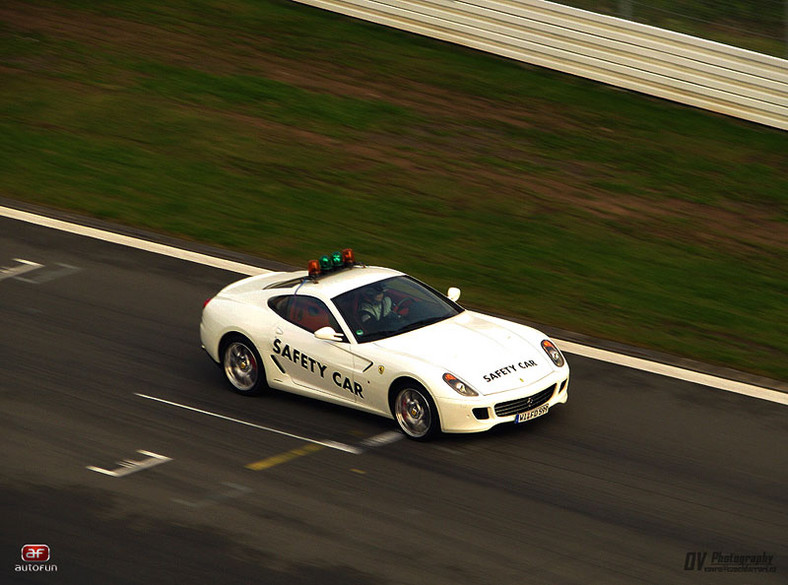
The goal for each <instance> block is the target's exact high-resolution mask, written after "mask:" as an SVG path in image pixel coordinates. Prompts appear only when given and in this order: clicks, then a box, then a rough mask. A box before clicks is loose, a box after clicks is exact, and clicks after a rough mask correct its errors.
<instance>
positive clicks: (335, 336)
mask: <svg viewBox="0 0 788 585" xmlns="http://www.w3.org/2000/svg"><path fill="white" fill-rule="evenodd" d="M315 337H317V338H318V339H322V340H323V341H345V336H344V335H342V334H341V333H337V332H336V331H334V328H333V327H329V326H328V325H326V326H325V327H321V328H320V329H318V330H317V331H315Z"/></svg>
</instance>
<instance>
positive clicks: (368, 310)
mask: <svg viewBox="0 0 788 585" xmlns="http://www.w3.org/2000/svg"><path fill="white" fill-rule="evenodd" d="M385 293H386V289H385V288H384V287H383V285H380V284H374V285H372V286H369V287H367V288H366V289H364V291H363V292H362V296H361V304H360V305H359V308H358V313H359V319H360V321H361V324H362V325H366V326H369V325H373V324H375V323H380V322H381V321H383V320H385V319H386V318H387V317H398V316H399V315H397V313H396V312H394V303H392V301H391V297H389V296H387V295H386V294H385Z"/></svg>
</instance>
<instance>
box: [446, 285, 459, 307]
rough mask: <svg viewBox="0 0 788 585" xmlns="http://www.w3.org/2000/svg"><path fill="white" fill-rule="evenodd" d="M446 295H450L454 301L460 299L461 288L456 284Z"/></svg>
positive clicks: (450, 298)
mask: <svg viewBox="0 0 788 585" xmlns="http://www.w3.org/2000/svg"><path fill="white" fill-rule="evenodd" d="M446 296H447V297H449V300H450V301H454V302H455V303H456V302H457V301H458V300H459V299H460V289H458V288H457V287H456V286H453V287H451V288H450V289H449V292H447V293H446Z"/></svg>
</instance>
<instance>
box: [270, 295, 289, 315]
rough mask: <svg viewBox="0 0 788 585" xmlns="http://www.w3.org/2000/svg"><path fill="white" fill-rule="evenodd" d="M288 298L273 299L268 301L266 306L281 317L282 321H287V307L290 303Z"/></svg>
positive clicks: (287, 296)
mask: <svg viewBox="0 0 788 585" xmlns="http://www.w3.org/2000/svg"><path fill="white" fill-rule="evenodd" d="M290 298H291V297H290V295H286V296H283V297H273V298H271V299H268V306H269V307H271V310H272V311H273V312H274V313H276V314H277V315H279V316H280V317H282V319H287V305H288V304H289V303H290Z"/></svg>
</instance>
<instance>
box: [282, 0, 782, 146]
mask: <svg viewBox="0 0 788 585" xmlns="http://www.w3.org/2000/svg"><path fill="white" fill-rule="evenodd" d="M296 1H297V2H300V3H302V4H308V5H310V6H315V7H317V8H322V9H325V10H330V11H332V12H338V13H340V14H345V15H347V16H352V17H355V18H360V19H363V20H368V21H371V22H375V23H378V24H382V25H385V26H389V27H393V28H398V29H402V30H406V31H409V32H413V33H417V34H421V35H424V36H428V37H432V38H435V39H440V40H443V41H448V42H451V43H457V44H460V45H464V46H467V47H471V48H474V49H479V50H482V51H487V52H490V53H495V54H496V55H501V56H503V57H508V58H511V59H516V60H518V61H523V62H526V63H532V64H534V65H539V66H542V67H547V68H550V69H556V70H558V71H563V72H564V73H569V74H572V75H577V76H580V77H586V78H588V79H593V80H595V81H601V82H603V83H607V84H610V85H615V86H617V87H623V88H626V89H630V90H634V91H638V92H642V93H645V94H649V95H653V96H657V97H660V98H665V99H669V100H673V101H677V102H680V103H683V104H687V105H691V106H695V107H698V108H704V109H707V110H712V111H714V112H719V113H721V114H727V115H730V116H735V117H737V118H743V119H745V120H750V121H752V122H757V123H760V124H764V125H767V126H773V127H775V128H780V129H782V130H788V60H785V59H780V58H779V57H771V56H769V55H762V54H760V53H756V52H753V51H748V50H746V49H740V48H737V47H731V46H729V45H724V44H721V43H717V42H714V41H708V40H705V39H700V38H696V37H692V36H689V35H684V34H681V33H676V32H672V31H668V30H664V29H660V28H656V27H653V26H648V25H644V24H639V23H636V22H632V21H628V20H623V19H620V18H616V17H613V16H606V15H602V14H596V13H593V12H588V11H585V10H580V9H577V8H570V7H568V6H563V5H560V4H555V3H553V2H546V1H543V0H296Z"/></svg>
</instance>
